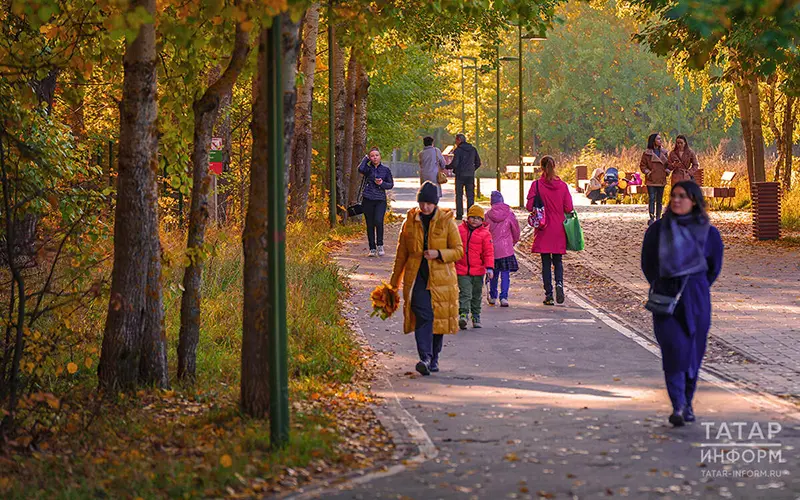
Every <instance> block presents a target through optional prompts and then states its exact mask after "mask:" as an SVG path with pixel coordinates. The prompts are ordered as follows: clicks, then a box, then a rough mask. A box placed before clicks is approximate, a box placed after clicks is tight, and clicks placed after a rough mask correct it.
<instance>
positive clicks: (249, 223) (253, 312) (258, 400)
mask: <svg viewBox="0 0 800 500" xmlns="http://www.w3.org/2000/svg"><path fill="white" fill-rule="evenodd" d="M281 18H282V22H281V30H282V31H281V35H282V36H281V41H282V47H281V51H282V53H283V58H282V71H283V86H284V94H283V113H284V124H283V126H284V135H283V148H284V159H285V162H284V165H283V169H284V179H286V178H288V165H289V149H290V148H289V146H290V144H291V142H292V135H293V134H294V109H295V103H296V88H295V85H294V78H295V74H296V68H297V64H296V63H297V52H298V50H299V36H298V28H299V24H297V23H292V21H291V17H290V15H289V14H288V13H286V14H282V15H281ZM269 35H270V32H269V29H263V30H261V34H260V37H259V42H258V49H259V54H258V76H257V78H256V80H257V84H256V87H257V91H256V90H254V93H255V94H256V96H255V99H254V101H253V120H252V122H251V125H250V127H251V129H252V132H253V149H252V154H253V156H252V161H251V164H250V197H249V201H248V205H247V215H246V217H245V227H244V234H243V235H242V242H243V246H244V311H243V321H242V384H241V407H242V411H244V412H245V413H247V414H248V415H250V416H251V417H255V418H264V417H265V416H266V415H267V414H268V412H269V405H270V399H269V389H270V386H269V349H270V338H271V337H270V336H271V335H272V334H273V333H274V332H271V331H270V329H269V324H270V321H269V320H270V315H271V311H270V309H269V307H268V305H269V273H268V263H267V262H268V261H267V259H268V258H269V255H268V253H267V207H268V200H269V198H268V197H269V192H268V190H267V174H268V172H267V168H268V165H269V161H268V160H269V155H270V154H274V151H270V150H269V143H268V139H269V138H268V132H269V130H268V128H267V117H268V114H269V112H270V109H269V106H268V103H267V99H266V96H264V95H263V94H264V92H263V88H264V87H263V83H264V81H265V78H267V77H268V66H267V64H266V57H265V56H266V53H267V49H268V37H269ZM286 195H287V191H286V190H284V192H283V194H282V196H283V200H284V202H285V201H286Z"/></svg>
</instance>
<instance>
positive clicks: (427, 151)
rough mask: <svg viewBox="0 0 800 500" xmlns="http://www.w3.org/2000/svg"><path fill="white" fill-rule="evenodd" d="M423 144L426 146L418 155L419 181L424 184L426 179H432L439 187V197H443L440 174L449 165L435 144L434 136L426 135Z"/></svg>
mask: <svg viewBox="0 0 800 500" xmlns="http://www.w3.org/2000/svg"><path fill="white" fill-rule="evenodd" d="M422 144H423V145H424V146H425V147H424V149H423V150H422V151H420V152H419V155H418V156H417V158H418V159H419V183H420V185H422V184H424V183H425V181H430V182H432V183H433V184H435V185H436V187H438V188H439V198H441V197H442V186H441V185H440V184H439V180H438V175H439V172H441V171H442V170H444V169H445V167H447V163H445V161H444V156H442V152H441V151H440V150H439V148H437V147H435V146H434V145H433V137H431V136H428V137H425V138H424V139H422Z"/></svg>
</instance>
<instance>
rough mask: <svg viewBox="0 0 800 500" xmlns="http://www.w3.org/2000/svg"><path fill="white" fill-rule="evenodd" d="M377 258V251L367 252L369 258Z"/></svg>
mask: <svg viewBox="0 0 800 500" xmlns="http://www.w3.org/2000/svg"><path fill="white" fill-rule="evenodd" d="M377 256H378V251H377V250H375V249H372V250H370V251H369V257H377Z"/></svg>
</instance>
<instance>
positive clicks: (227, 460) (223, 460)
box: [219, 455, 233, 469]
mask: <svg viewBox="0 0 800 500" xmlns="http://www.w3.org/2000/svg"><path fill="white" fill-rule="evenodd" d="M219 464H220V465H221V466H223V467H225V468H226V469H227V468H228V467H230V466H232V465H233V459H232V458H231V456H230V455H222V456H221V457H220V459H219Z"/></svg>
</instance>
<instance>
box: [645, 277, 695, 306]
mask: <svg viewBox="0 0 800 500" xmlns="http://www.w3.org/2000/svg"><path fill="white" fill-rule="evenodd" d="M688 281H689V277H688V276H686V277H684V278H683V283H681V289H680V290H678V295H676V296H674V297H673V296H672V295H663V294H660V293H655V292H654V291H653V285H650V292H649V293H648V294H647V303H646V304H645V305H644V308H645V309H647V310H648V311H650V312H651V313H653V314H658V315H661V316H672V315H673V314H674V313H675V308H676V307H678V302H680V300H681V296H682V295H683V290H684V289H685V288H686V283H687V282H688Z"/></svg>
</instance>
